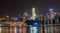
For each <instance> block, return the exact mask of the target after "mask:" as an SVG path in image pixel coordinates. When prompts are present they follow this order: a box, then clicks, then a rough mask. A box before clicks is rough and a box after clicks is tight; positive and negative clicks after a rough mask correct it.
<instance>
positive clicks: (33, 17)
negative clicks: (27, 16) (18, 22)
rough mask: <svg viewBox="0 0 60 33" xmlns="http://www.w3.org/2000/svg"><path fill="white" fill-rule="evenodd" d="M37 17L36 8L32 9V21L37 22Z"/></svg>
mask: <svg viewBox="0 0 60 33" xmlns="http://www.w3.org/2000/svg"><path fill="white" fill-rule="evenodd" d="M35 16H36V13H35V8H32V19H33V20H35Z"/></svg>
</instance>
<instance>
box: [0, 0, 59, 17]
mask: <svg viewBox="0 0 60 33" xmlns="http://www.w3.org/2000/svg"><path fill="white" fill-rule="evenodd" d="M32 7H35V8H36V13H37V14H40V13H43V14H45V13H48V12H49V9H50V8H53V9H54V11H57V12H60V0H0V17H1V16H5V15H9V16H17V15H18V14H23V13H24V12H26V11H27V12H28V13H30V14H31V9H32Z"/></svg>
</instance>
